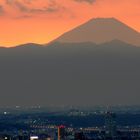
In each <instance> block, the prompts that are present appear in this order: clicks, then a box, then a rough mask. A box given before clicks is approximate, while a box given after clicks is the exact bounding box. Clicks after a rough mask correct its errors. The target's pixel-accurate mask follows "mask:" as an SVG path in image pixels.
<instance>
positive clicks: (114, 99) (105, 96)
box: [0, 40, 140, 106]
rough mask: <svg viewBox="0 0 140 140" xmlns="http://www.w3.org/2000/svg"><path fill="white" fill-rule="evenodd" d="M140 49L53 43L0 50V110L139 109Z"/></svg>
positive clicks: (121, 44) (121, 45) (109, 44)
mask: <svg viewBox="0 0 140 140" xmlns="http://www.w3.org/2000/svg"><path fill="white" fill-rule="evenodd" d="M139 83H140V48H139V47H135V46H132V45H130V44H127V43H124V42H122V41H119V40H113V41H111V42H106V43H103V44H98V45H97V44H94V43H91V42H85V43H60V42H54V43H51V44H49V45H48V46H46V47H40V45H36V44H26V45H22V47H15V48H8V49H6V48H5V49H4V48H0V95H1V96H0V97H1V98H0V105H6V106H8V105H25V106H28V105H48V104H54V105H62V104H64V105H68V104H70V105H102V104H105V105H108V104H115V105H116V104H129V105H133V104H139V99H140V94H139V93H140V86H139Z"/></svg>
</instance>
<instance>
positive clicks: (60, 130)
mask: <svg viewBox="0 0 140 140" xmlns="http://www.w3.org/2000/svg"><path fill="white" fill-rule="evenodd" d="M65 134H66V133H65V126H63V125H61V126H58V140H65Z"/></svg>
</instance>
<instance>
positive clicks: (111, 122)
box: [105, 112, 117, 137]
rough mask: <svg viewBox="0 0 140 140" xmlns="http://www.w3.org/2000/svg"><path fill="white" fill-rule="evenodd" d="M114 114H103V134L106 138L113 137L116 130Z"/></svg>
mask: <svg viewBox="0 0 140 140" xmlns="http://www.w3.org/2000/svg"><path fill="white" fill-rule="evenodd" d="M116 129H117V128H116V114H115V113H113V112H106V113H105V133H106V136H107V137H115V136H116V133H117V130H116Z"/></svg>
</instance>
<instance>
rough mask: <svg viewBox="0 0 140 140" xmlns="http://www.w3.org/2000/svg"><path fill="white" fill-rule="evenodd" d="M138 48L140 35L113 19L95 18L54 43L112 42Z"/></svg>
mask: <svg viewBox="0 0 140 140" xmlns="http://www.w3.org/2000/svg"><path fill="white" fill-rule="evenodd" d="M116 39H117V40H121V41H123V42H126V43H129V44H133V45H136V46H140V33H139V32H137V31H135V30H134V29H132V28H131V27H128V26H127V25H126V24H124V23H122V22H121V21H119V20H117V19H115V18H97V19H91V20H89V21H88V22H86V23H84V24H82V25H81V26H78V27H77V28H75V29H72V30H71V31H69V32H66V33H64V34H63V35H61V36H60V37H58V38H57V39H56V40H54V41H58V42H66V43H71V42H94V43H97V44H101V43H104V42H110V41H112V40H116Z"/></svg>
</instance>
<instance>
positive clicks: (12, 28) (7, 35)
mask: <svg viewBox="0 0 140 140" xmlns="http://www.w3.org/2000/svg"><path fill="white" fill-rule="evenodd" d="M97 17H115V18H117V19H119V20H121V21H123V22H124V23H126V24H127V25H129V26H131V27H133V28H134V29H136V30H137V31H139V32H140V0H0V46H7V47H10V46H14V45H18V44H24V43H29V42H33V43H41V44H44V43H48V42H49V41H51V40H53V39H55V38H56V37H58V36H59V35H61V34H63V33H64V32H66V31H68V30H70V29H72V28H74V27H76V26H78V25H80V24H82V23H84V22H86V21H88V20H89V19H91V18H97Z"/></svg>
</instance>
